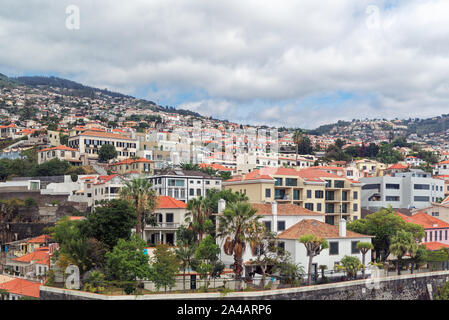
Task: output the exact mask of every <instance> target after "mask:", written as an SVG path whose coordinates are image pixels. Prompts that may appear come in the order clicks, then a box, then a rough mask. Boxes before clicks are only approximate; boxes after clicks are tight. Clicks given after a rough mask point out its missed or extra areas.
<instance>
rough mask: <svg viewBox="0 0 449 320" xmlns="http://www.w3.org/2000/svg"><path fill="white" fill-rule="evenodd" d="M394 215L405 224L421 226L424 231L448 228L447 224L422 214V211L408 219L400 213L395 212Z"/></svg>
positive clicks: (448, 224)
mask: <svg viewBox="0 0 449 320" xmlns="http://www.w3.org/2000/svg"><path fill="white" fill-rule="evenodd" d="M396 214H398V215H399V216H400V217H401V218H402V220H404V221H405V222H409V223H415V224H419V225H421V226H423V227H424V229H437V228H449V223H447V222H444V221H443V220H440V219H438V218H435V217H432V216H431V215H428V214H427V213H424V212H422V211H420V212H418V213H416V214H414V215H412V216H410V217H409V216H406V215H404V214H402V213H400V212H396Z"/></svg>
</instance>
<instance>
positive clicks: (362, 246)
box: [356, 242, 374, 278]
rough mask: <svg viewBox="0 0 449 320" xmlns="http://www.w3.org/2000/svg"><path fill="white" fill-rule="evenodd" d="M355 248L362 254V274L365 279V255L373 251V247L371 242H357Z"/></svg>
mask: <svg viewBox="0 0 449 320" xmlns="http://www.w3.org/2000/svg"><path fill="white" fill-rule="evenodd" d="M356 248H357V249H359V250H360V252H361V253H362V264H363V269H362V274H363V278H365V255H366V254H367V252H368V251H370V250H373V249H374V246H373V244H372V243H371V242H358V243H357V245H356Z"/></svg>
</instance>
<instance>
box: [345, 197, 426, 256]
mask: <svg viewBox="0 0 449 320" xmlns="http://www.w3.org/2000/svg"><path fill="white" fill-rule="evenodd" d="M347 228H348V230H350V231H353V232H357V233H361V234H366V235H372V236H374V238H373V239H372V243H373V246H374V250H375V252H376V259H379V258H380V260H381V261H383V262H385V261H386V260H387V258H388V256H389V254H390V244H391V239H392V237H393V236H394V235H395V234H396V232H397V231H398V230H406V231H409V232H411V233H412V235H413V237H414V238H415V239H416V240H420V239H422V238H423V237H424V236H425V233H424V228H423V227H422V226H419V225H416V224H413V223H406V222H405V221H404V220H402V218H401V217H400V216H399V215H397V214H395V213H394V211H393V208H392V207H391V206H389V207H388V208H382V209H381V210H379V211H377V212H375V213H373V214H370V215H367V216H366V218H364V219H358V220H354V221H352V222H350V223H348V227H347Z"/></svg>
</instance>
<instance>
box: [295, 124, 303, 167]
mask: <svg viewBox="0 0 449 320" xmlns="http://www.w3.org/2000/svg"><path fill="white" fill-rule="evenodd" d="M302 139H303V136H302V131H301V130H296V131H295V132H294V133H293V142H294V143H295V145H296V163H295V166H297V165H298V153H299V144H300V143H301V142H302Z"/></svg>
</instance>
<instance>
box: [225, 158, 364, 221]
mask: <svg viewBox="0 0 449 320" xmlns="http://www.w3.org/2000/svg"><path fill="white" fill-rule="evenodd" d="M223 187H224V189H231V190H233V191H234V192H241V193H243V194H245V195H246V196H247V197H248V198H249V201H250V202H253V203H267V202H274V201H276V202H277V203H279V204H283V203H293V204H296V205H299V206H301V207H303V208H306V209H309V210H311V211H314V212H318V213H324V214H325V221H326V223H329V224H333V225H335V224H337V223H338V221H339V218H340V216H342V217H343V218H345V219H347V220H356V219H360V214H361V210H360V209H361V184H360V183H359V182H358V181H353V180H350V179H346V178H345V177H341V176H337V175H335V174H332V173H329V172H326V171H324V170H320V169H312V168H310V169H302V170H298V169H293V168H269V167H267V168H261V169H259V170H255V171H252V172H250V173H248V174H246V175H242V176H237V177H234V178H232V179H230V180H227V181H224V182H223Z"/></svg>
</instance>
